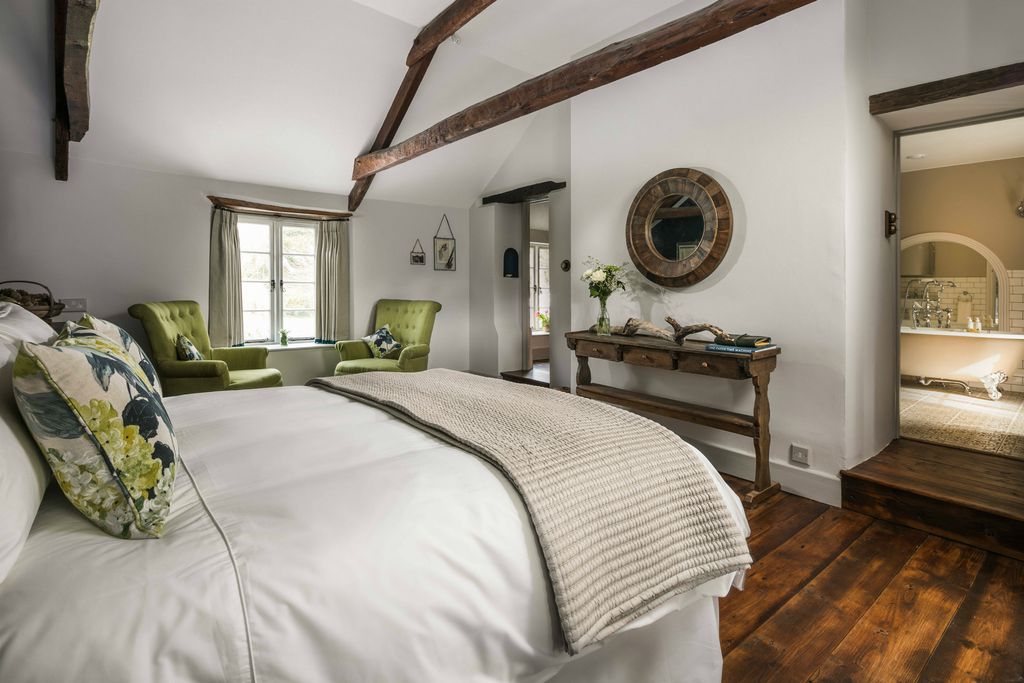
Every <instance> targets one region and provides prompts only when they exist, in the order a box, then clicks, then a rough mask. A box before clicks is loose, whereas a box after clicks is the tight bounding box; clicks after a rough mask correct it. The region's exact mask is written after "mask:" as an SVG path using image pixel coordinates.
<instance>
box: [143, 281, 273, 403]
mask: <svg viewBox="0 0 1024 683" xmlns="http://www.w3.org/2000/svg"><path fill="white" fill-rule="evenodd" d="M128 314H129V315H131V316H132V317H133V318H136V319H138V320H141V321H142V326H143V327H144V328H146V334H147V335H148V336H149V345H150V346H151V347H152V349H153V364H154V365H155V366H156V374H157V375H159V376H160V382H161V384H163V388H164V394H165V395H167V396H177V395H179V394H195V393H198V392H201V391H223V390H225V389H260V388H263V387H279V386H281V385H282V382H281V372H280V371H279V370H275V369H273V368H268V367H267V349H266V348H265V347H261V346H247V347H242V346H237V347H231V348H220V349H214V348H211V346H210V335H209V334H207V332H206V322H205V321H204V320H203V313H202V311H200V310H199V304H197V303H196V302H195V301H161V302H158V303H151V304H135V305H133V306H132V307H131V308H129V309H128ZM179 334H183V335H185V336H186V337H188V338H189V339H191V340H192V343H193V344H195V345H196V348H197V349H199V353H201V354H203V358H204V359H205V360H178V353H177V351H176V350H175V348H174V341H175V339H177V338H178V335H179Z"/></svg>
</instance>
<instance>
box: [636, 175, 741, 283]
mask: <svg viewBox="0 0 1024 683" xmlns="http://www.w3.org/2000/svg"><path fill="white" fill-rule="evenodd" d="M731 237H732V207H731V206H730V204H729V198H728V197H727V196H726V195H725V191H724V190H723V189H722V187H721V185H719V184H718V182H717V181H715V179H714V178H712V177H711V176H709V175H707V174H706V173H702V172H700V171H697V170H694V169H691V168H674V169H671V170H669V171H665V172H664V173H659V174H658V175H656V176H654V177H653V178H651V179H650V180H649V181H647V183H645V184H644V186H643V187H642V188H640V191H639V192H638V193H637V195H636V198H635V199H634V200H633V204H632V206H630V209H629V217H628V219H627V221H626V244H627V246H628V248H629V257H630V258H631V259H632V260H633V264H634V265H635V266H636V268H637V270H639V271H640V272H641V273H642V274H643V275H644V277H646V278H647V279H648V280H651V281H652V282H657V283H658V284H660V285H664V286H666V287H683V286H686V285H692V284H695V283H697V282H700V281H701V280H703V279H704V278H706V277H707V276H709V275H711V273H712V272H714V270H715V268H717V267H718V264H719V263H721V262H722V259H723V258H725V252H726V250H727V249H728V248H729V241H730V239H731Z"/></svg>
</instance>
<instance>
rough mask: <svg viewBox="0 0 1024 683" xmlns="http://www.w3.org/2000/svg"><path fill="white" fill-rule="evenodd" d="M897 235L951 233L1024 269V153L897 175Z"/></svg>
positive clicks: (1013, 265)
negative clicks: (1022, 207) (1021, 212)
mask: <svg viewBox="0 0 1024 683" xmlns="http://www.w3.org/2000/svg"><path fill="white" fill-rule="evenodd" d="M900 180H901V184H900V205H901V206H900V212H901V213H902V215H901V216H900V227H901V231H902V235H901V237H910V236H911V235H916V234H918V233H922V232H955V233H959V234H961V235H967V236H968V237H971V238H973V239H975V240H977V241H979V242H981V243H982V244H984V245H985V246H987V247H988V248H989V249H991V250H992V251H994V252H995V253H996V255H997V256H998V257H999V258H1000V260H1002V262H1003V265H1004V266H1006V268H1007V269H1010V270H1017V269H1024V220H1021V219H1020V218H1019V217H1018V216H1017V215H1016V213H1014V209H1015V208H1016V206H1017V204H1018V203H1019V202H1020V200H1021V198H1022V196H1024V157H1021V158H1016V159H1003V160H1000V161H986V162H982V163H978V164H964V165H962V166H947V167H945V168H933V169H929V170H926V171H913V172H911V173H904V174H902V176H901V179H900Z"/></svg>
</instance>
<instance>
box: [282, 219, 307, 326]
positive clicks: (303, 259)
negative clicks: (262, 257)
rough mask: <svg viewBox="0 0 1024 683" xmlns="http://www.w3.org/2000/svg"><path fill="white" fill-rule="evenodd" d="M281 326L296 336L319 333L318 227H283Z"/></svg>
mask: <svg viewBox="0 0 1024 683" xmlns="http://www.w3.org/2000/svg"><path fill="white" fill-rule="evenodd" d="M281 275H282V278H283V280H284V284H283V285H282V289H281V291H282V295H283V301H282V305H281V313H282V318H281V327H283V328H284V329H286V330H288V336H289V337H290V338H292V339H312V338H313V337H314V336H315V335H316V228H313V227H302V226H296V225H285V226H282V229H281Z"/></svg>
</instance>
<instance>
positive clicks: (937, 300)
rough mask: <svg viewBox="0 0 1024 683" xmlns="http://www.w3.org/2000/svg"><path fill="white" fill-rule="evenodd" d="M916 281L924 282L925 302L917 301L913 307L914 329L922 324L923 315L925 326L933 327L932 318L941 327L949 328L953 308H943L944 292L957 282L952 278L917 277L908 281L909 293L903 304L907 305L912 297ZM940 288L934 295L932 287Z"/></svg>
mask: <svg viewBox="0 0 1024 683" xmlns="http://www.w3.org/2000/svg"><path fill="white" fill-rule="evenodd" d="M914 282H924V303H921V302H920V301H915V302H914V305H913V307H912V308H911V315H910V317H911V324H912V325H913V327H914V329H917V328H918V327H919V326H920V324H921V319H922V317H923V318H924V326H925V327H931V326H932V320H933V318H934V320H935V321H936V323H937V325H938V327H939V328H943V327H945V328H949V326H950V320H951V319H952V313H953V311H952V309H950V308H948V307H947V308H941V306H942V292H943V290H944V289H945V288H946V287H956V283H955V282H953V281H952V280H936V279H934V278H932V279H931V280H921V279H919V278H915V279H913V280H911V281H910V282H908V283H907V293H906V296H905V297H904V299H903V305H904V307H905V306H906V302H907V299H908V298H909V297H910V287H911V285H912V284H913V283H914ZM933 286H934V287H937V288H938V290H939V291H938V294H936V295H935V297H934V298H933V297H932V287H933Z"/></svg>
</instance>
